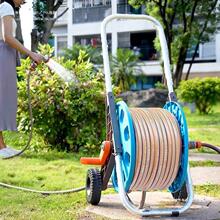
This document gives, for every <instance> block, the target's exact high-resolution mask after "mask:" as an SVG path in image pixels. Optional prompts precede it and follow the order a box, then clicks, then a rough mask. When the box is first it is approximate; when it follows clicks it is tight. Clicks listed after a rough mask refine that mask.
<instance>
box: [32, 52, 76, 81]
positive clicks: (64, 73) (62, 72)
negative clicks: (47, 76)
mask: <svg viewBox="0 0 220 220" xmlns="http://www.w3.org/2000/svg"><path fill="white" fill-rule="evenodd" d="M44 62H45V64H46V65H47V66H48V67H49V69H50V70H51V71H53V72H54V73H56V74H57V75H58V76H60V78H62V79H63V81H64V82H75V83H76V82H77V81H78V80H77V78H76V76H75V74H74V73H73V72H72V71H70V70H67V69H66V68H65V67H63V66H62V65H61V64H59V63H58V62H56V61H55V60H53V59H52V58H50V57H49V56H45V57H44ZM36 66H37V64H36V63H35V62H32V64H31V70H35V68H36Z"/></svg>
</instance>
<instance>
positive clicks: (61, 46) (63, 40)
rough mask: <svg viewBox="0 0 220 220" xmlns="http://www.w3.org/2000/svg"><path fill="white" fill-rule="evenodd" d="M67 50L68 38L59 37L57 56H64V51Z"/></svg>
mask: <svg viewBox="0 0 220 220" xmlns="http://www.w3.org/2000/svg"><path fill="white" fill-rule="evenodd" d="M66 48H67V36H57V56H62V55H63V54H64V49H66Z"/></svg>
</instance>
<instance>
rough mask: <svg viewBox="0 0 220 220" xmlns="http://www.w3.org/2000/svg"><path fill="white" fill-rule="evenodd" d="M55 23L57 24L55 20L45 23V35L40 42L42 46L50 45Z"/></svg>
mask: <svg viewBox="0 0 220 220" xmlns="http://www.w3.org/2000/svg"><path fill="white" fill-rule="evenodd" d="M54 23H55V20H54V19H53V20H51V19H50V20H49V19H47V21H45V25H44V32H43V35H42V37H41V39H40V42H41V43H42V44H47V43H48V40H49V38H50V36H51V30H52V28H53V26H54Z"/></svg>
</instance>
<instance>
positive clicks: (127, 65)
mask: <svg viewBox="0 0 220 220" xmlns="http://www.w3.org/2000/svg"><path fill="white" fill-rule="evenodd" d="M137 62H138V56H137V55H135V54H134V52H133V51H132V50H129V49H121V48H119V49H118V50H117V54H116V57H112V61H111V63H112V78H113V84H114V85H116V86H118V87H119V88H120V90H121V91H122V92H125V91H128V90H130V87H131V85H132V84H134V83H135V82H136V76H135V75H141V71H140V69H138V68H137Z"/></svg>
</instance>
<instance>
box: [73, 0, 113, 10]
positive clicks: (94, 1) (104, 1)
mask: <svg viewBox="0 0 220 220" xmlns="http://www.w3.org/2000/svg"><path fill="white" fill-rule="evenodd" d="M101 5H111V0H73V8H75V9H76V8H87V7H97V6H101Z"/></svg>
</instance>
